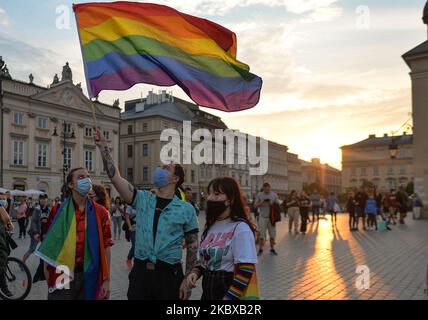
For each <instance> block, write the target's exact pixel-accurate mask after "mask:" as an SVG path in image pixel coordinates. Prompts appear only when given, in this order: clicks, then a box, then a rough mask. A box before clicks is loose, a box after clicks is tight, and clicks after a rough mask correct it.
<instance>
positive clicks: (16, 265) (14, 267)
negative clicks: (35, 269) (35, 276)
mask: <svg viewBox="0 0 428 320" xmlns="http://www.w3.org/2000/svg"><path fill="white" fill-rule="evenodd" d="M5 277H6V284H7V287H8V289H9V291H10V292H11V293H12V296H8V295H6V294H5V293H4V292H2V290H1V289H0V297H1V298H2V299H4V300H24V299H25V298H26V297H27V296H28V294H29V293H30V290H31V286H32V278H31V272H30V270H29V269H28V267H27V266H26V265H25V263H24V262H22V261H21V260H19V259H17V258H14V257H9V258H7V265H6V272H5Z"/></svg>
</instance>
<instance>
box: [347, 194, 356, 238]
mask: <svg viewBox="0 0 428 320" xmlns="http://www.w3.org/2000/svg"><path fill="white" fill-rule="evenodd" d="M346 210H347V211H348V213H349V230H350V231H358V218H357V213H356V201H355V197H354V193H353V192H348V199H347V201H346Z"/></svg>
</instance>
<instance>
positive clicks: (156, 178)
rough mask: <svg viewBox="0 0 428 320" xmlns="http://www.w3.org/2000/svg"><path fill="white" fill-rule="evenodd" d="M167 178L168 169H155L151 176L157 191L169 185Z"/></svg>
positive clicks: (168, 174)
mask: <svg viewBox="0 0 428 320" xmlns="http://www.w3.org/2000/svg"><path fill="white" fill-rule="evenodd" d="M169 176H170V173H169V171H168V169H162V168H161V167H157V168H156V169H155V173H154V175H153V184H154V185H155V187H156V188H158V189H159V188H163V187H166V186H167V185H168V184H169Z"/></svg>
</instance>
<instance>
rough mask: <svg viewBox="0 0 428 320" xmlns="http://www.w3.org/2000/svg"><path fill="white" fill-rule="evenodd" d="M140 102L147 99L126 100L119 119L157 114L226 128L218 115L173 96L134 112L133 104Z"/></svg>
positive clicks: (139, 117)
mask: <svg viewBox="0 0 428 320" xmlns="http://www.w3.org/2000/svg"><path fill="white" fill-rule="evenodd" d="M140 102H143V103H146V102H147V99H135V100H130V101H126V102H125V112H123V113H122V114H121V119H122V120H129V119H141V118H149V117H154V116H159V117H164V118H167V119H172V120H175V121H193V122H196V123H203V124H205V125H211V126H215V127H217V128H224V129H226V128H227V126H226V124H225V123H224V122H223V121H222V120H221V118H220V117H217V116H215V115H213V114H211V113H208V112H205V111H202V110H201V109H200V108H199V106H198V105H196V104H193V103H191V102H188V101H186V100H183V99H180V98H176V97H173V100H172V101H171V100H168V101H165V102H162V103H157V104H152V105H145V106H144V111H141V112H136V110H135V106H136V104H137V103H140Z"/></svg>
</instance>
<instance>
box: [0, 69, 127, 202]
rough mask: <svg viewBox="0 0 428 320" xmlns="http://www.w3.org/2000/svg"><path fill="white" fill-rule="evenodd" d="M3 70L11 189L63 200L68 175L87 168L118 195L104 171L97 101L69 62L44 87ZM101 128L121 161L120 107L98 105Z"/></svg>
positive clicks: (4, 168)
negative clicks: (96, 135)
mask: <svg viewBox="0 0 428 320" xmlns="http://www.w3.org/2000/svg"><path fill="white" fill-rule="evenodd" d="M6 71H7V72H5V70H4V68H3V72H2V75H1V76H2V81H1V82H2V88H3V99H2V100H3V103H2V109H1V119H0V121H1V122H0V123H1V130H0V131H1V140H2V150H0V151H2V152H1V160H2V161H1V163H2V164H1V172H0V176H1V181H0V186H2V187H4V188H7V189H20V190H25V189H38V190H42V191H45V192H47V193H48V195H49V197H50V198H54V197H56V196H60V194H61V188H62V185H63V175H65V174H67V173H68V171H69V170H70V169H71V168H74V167H86V168H87V169H88V170H89V172H90V174H91V177H92V179H93V181H94V182H95V183H98V184H103V185H104V186H105V187H106V188H107V189H108V191H109V192H110V193H111V195H113V196H114V195H116V194H117V193H116V191H115V190H114V188H113V187H112V186H111V183H110V180H109V179H108V177H107V175H106V174H105V173H104V172H103V171H104V170H103V165H102V160H101V156H100V154H99V151H98V150H96V146H95V144H94V141H93V136H92V134H93V129H92V127H93V121H92V111H91V110H92V109H91V108H92V102H91V101H90V100H89V99H88V98H87V97H86V96H85V95H84V94H83V92H82V89H81V87H80V84H77V85H75V84H74V83H73V79H72V71H71V69H70V67H69V65H68V63H67V64H66V65H65V66H64V68H63V72H62V77H61V80H60V79H59V77H58V76H57V75H55V77H54V80H53V82H52V84H50V85H49V86H48V87H43V86H39V85H36V84H34V82H33V81H34V77H33V76H32V75H30V76H29V81H28V82H25V81H20V80H16V79H14V78H12V77H11V75H10V73H9V70H6ZM95 113H96V117H97V122H98V126H99V127H100V128H101V129H102V131H103V132H104V134H105V135H106V136H107V138H108V141H109V144H110V146H111V148H112V152H113V156H114V158H115V161H116V162H117V161H118V160H119V157H118V152H117V151H118V146H119V121H120V109H119V107H118V105H114V106H111V105H106V104H103V103H100V102H95Z"/></svg>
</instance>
